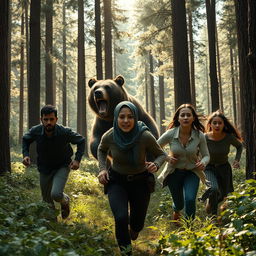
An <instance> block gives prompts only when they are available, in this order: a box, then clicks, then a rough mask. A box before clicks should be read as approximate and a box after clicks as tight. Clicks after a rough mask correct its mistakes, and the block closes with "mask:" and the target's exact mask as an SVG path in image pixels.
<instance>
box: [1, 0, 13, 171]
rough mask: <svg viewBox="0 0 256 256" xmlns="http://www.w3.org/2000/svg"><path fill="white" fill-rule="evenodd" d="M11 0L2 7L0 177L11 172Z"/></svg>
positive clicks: (4, 1) (3, 3)
mask: <svg viewBox="0 0 256 256" xmlns="http://www.w3.org/2000/svg"><path fill="white" fill-rule="evenodd" d="M9 11H10V6H9V0H3V1H1V5H0V38H1V40H0V56H1V57H0V98H1V100H0V120H1V122H0V149H1V150H0V175H3V174H4V173H5V172H8V171H11V163H10V145H9V125H10V109H9V104H10V87H9V80H10V77H9V67H10V66H9V57H8V52H9V47H10V45H8V41H9V29H10V27H9Z"/></svg>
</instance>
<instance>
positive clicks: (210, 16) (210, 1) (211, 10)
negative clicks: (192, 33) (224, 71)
mask: <svg viewBox="0 0 256 256" xmlns="http://www.w3.org/2000/svg"><path fill="white" fill-rule="evenodd" d="M205 2H206V14H207V28H208V44H209V58H210V63H209V64H210V82H211V102H212V109H211V111H216V110H217V109H219V108H220V103H219V90H218V86H219V85H218V78H217V67H216V37H215V34H216V33H215V28H216V12H215V0H206V1H205Z"/></svg>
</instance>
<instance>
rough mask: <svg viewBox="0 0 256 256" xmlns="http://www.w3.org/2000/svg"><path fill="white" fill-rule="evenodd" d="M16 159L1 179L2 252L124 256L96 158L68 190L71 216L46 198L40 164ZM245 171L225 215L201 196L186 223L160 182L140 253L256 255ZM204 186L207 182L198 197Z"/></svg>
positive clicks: (255, 202)
mask: <svg viewBox="0 0 256 256" xmlns="http://www.w3.org/2000/svg"><path fill="white" fill-rule="evenodd" d="M233 157H234V154H233ZM12 159H13V162H12V172H11V173H10V174H7V175H5V176H3V177H0V191H1V194H0V204H1V208H0V255H6V256H9V255H10V256H11V255H22V256H23V255H25V256H27V255H28V256H30V255H31V256H39V255H40V256H48V255H51V256H55V255H56V256H58V255H60V256H62V255H85V256H87V255H90V256H101V255H102V256H103V255H104V256H105V255H106V256H115V255H119V250H118V248H117V244H116V241H115V237H114V220H113V216H112V214H111V210H110V207H109V203H108V200H107V197H106V196H105V195H104V194H103V189H102V186H100V185H99V183H98V180H97V178H96V174H97V171H98V168H97V163H96V161H95V160H92V159H85V160H83V161H82V163H81V166H80V169H79V170H77V171H71V172H70V177H69V180H68V183H67V185H66V189H65V191H66V192H67V194H69V195H70V197H71V214H70V216H69V218H68V219H67V220H65V221H63V220H62V219H61V217H60V212H59V206H57V205H56V206H57V209H56V210H53V209H50V208H49V207H48V205H47V204H45V203H43V202H42V201H41V195H40V189H39V177H38V172H37V170H36V168H35V167H31V168H27V169H25V168H24V167H23V165H22V164H21V163H20V160H21V155H20V154H18V153H15V152H12ZM244 176H245V174H244V173H243V171H242V169H240V170H235V171H234V186H235V192H234V193H232V194H231V195H229V196H228V200H227V205H228V207H227V208H226V210H225V211H224V212H222V213H221V217H220V218H219V219H218V220H217V221H216V219H213V218H211V217H210V216H207V215H206V213H205V210H204V205H203V204H202V203H201V202H197V213H196V215H197V217H196V218H195V219H194V220H190V221H187V220H185V219H183V220H182V222H181V226H179V227H177V226H175V225H174V223H173V221H172V218H171V216H172V200H171V196H170V193H169V191H168V189H167V188H164V189H162V188H161V187H160V185H159V184H157V187H156V192H155V193H153V194H152V195H151V200H150V205H149V209H148V214H147V219H146V222H145V227H144V229H143V231H142V232H141V233H140V235H139V238H138V239H137V240H136V241H134V242H133V248H134V250H133V251H134V256H146V255H147V256H156V255H180V256H181V255H191V256H205V255H219V256H227V255H234V256H240V255H246V256H251V255H256V199H255V193H256V192H255V189H256V181H254V180H249V181H245V178H244ZM203 190H204V187H203V186H202V185H201V187H200V189H199V193H198V196H200V195H201V194H202V193H203ZM56 218H57V220H58V221H57V222H56Z"/></svg>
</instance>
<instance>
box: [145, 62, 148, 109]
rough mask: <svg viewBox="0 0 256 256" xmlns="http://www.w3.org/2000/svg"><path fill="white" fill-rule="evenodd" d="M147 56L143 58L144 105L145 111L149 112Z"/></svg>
mask: <svg viewBox="0 0 256 256" xmlns="http://www.w3.org/2000/svg"><path fill="white" fill-rule="evenodd" d="M147 59H148V58H145V106H146V111H147V112H149V105H148V101H149V100H148V98H149V97H148V87H149V86H148V77H149V72H148V71H149V68H148V61H147Z"/></svg>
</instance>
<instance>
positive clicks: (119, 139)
mask: <svg viewBox="0 0 256 256" xmlns="http://www.w3.org/2000/svg"><path fill="white" fill-rule="evenodd" d="M124 106H125V107H128V108H129V109H130V110H131V112H132V113H133V115H134V127H133V129H132V130H131V131H129V132H123V131H122V130H121V129H120V128H119V126H118V115H119V112H120V110H121V108H123V107H124ZM113 127H114V129H113V139H114V142H115V143H116V144H117V145H118V147H120V149H121V150H127V151H132V154H131V155H132V159H131V161H132V162H133V163H134V164H136V161H135V156H136V154H137V152H135V151H136V150H135V148H136V147H134V146H135V144H136V142H137V141H138V140H139V139H140V136H141V134H142V133H143V132H144V131H146V130H149V128H148V127H147V126H146V125H145V124H144V123H143V122H142V121H138V110H137V108H136V106H135V105H134V104H133V103H131V102H129V101H122V102H120V103H119V104H118V105H117V106H116V108H115V110H114V123H113ZM138 153H139V152H138ZM129 155H130V154H129Z"/></svg>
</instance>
